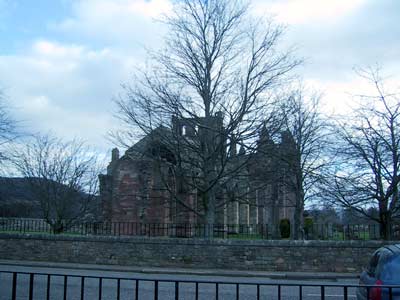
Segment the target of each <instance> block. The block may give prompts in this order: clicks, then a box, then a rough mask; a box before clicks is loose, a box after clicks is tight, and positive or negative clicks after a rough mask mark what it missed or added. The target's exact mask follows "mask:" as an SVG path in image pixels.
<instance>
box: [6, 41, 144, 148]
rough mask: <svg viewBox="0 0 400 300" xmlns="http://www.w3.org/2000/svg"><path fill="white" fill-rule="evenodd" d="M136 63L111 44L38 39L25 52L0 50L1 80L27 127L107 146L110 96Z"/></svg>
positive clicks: (17, 116) (112, 124) (127, 78)
mask: <svg viewBox="0 0 400 300" xmlns="http://www.w3.org/2000/svg"><path fill="white" fill-rule="evenodd" d="M135 65H139V62H137V61H135V60H134V59H132V58H130V57H128V56H126V55H125V54H124V53H118V52H116V51H114V50H112V49H108V48H104V49H99V50H94V49H90V48H88V47H86V46H82V45H76V44H72V45H69V44H62V43H55V42H53V41H49V40H43V39H41V40H38V41H35V42H33V43H32V45H31V48H30V49H28V50H26V51H25V52H24V53H21V54H18V55H17V54H15V55H8V56H0V82H1V83H2V85H3V86H5V87H6V93H7V96H8V98H9V102H10V103H11V104H12V106H13V107H15V117H16V119H18V120H21V121H22V123H21V124H22V125H23V127H25V128H26V129H29V130H30V131H32V132H37V131H43V132H46V131H48V130H53V131H54V132H55V133H56V134H58V135H59V136H61V137H67V138H73V137H80V138H83V139H85V140H88V141H89V143H91V144H95V145H96V146H97V147H98V148H99V149H106V148H107V147H110V146H111V145H110V144H109V143H108V142H107V140H106V139H105V135H106V133H107V132H108V131H109V130H112V129H113V128H115V124H114V120H113V115H112V111H113V110H114V107H113V104H112V101H111V99H112V98H113V96H115V95H116V94H117V93H118V92H119V91H120V84H121V82H123V81H128V80H129V75H130V72H131V71H132V70H133V67H134V66H135Z"/></svg>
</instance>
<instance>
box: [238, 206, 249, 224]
mask: <svg viewBox="0 0 400 300" xmlns="http://www.w3.org/2000/svg"><path fill="white" fill-rule="evenodd" d="M239 224H240V225H249V204H248V203H240V204H239Z"/></svg>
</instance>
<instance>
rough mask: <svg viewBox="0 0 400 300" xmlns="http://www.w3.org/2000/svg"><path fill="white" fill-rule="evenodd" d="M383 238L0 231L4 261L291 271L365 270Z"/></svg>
mask: <svg viewBox="0 0 400 300" xmlns="http://www.w3.org/2000/svg"><path fill="white" fill-rule="evenodd" d="M384 244H387V242H383V241H290V240H279V241H278V240H254V241H248V240H203V239H179V238H143V237H118V236H117V237H104V236H76V237H72V236H61V235H60V236H57V235H38V234H34V235H33V234H31V235H30V234H7V233H0V259H9V260H29V261H50V262H70V263H89V264H105V265H107V264H109V265H125V266H126V265H128V266H146V267H180V268H181V267H188V268H218V269H235V270H261V271H292V272H360V271H361V270H362V268H363V267H364V266H366V264H367V263H368V260H369V257H370V255H371V254H372V252H373V251H374V250H375V249H377V248H379V247H381V246H382V245H384Z"/></svg>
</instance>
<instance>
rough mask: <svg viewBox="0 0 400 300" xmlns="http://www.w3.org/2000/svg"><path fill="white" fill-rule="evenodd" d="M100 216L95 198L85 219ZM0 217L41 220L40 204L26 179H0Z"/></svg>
mask: <svg viewBox="0 0 400 300" xmlns="http://www.w3.org/2000/svg"><path fill="white" fill-rule="evenodd" d="M72 207H74V206H72ZM100 215H101V206H100V198H99V197H95V198H94V200H93V201H92V203H90V205H89V209H88V214H87V218H88V219H90V220H97V219H99V216H100ZM0 217H8V218H43V213H42V209H41V206H40V202H39V200H38V199H36V197H35V194H34V193H33V191H32V188H31V185H30V184H29V179H28V178H20V177H0Z"/></svg>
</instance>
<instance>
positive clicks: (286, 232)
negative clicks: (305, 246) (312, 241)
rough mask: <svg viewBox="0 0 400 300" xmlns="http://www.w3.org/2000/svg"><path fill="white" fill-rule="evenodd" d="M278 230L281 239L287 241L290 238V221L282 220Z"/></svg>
mask: <svg viewBox="0 0 400 300" xmlns="http://www.w3.org/2000/svg"><path fill="white" fill-rule="evenodd" d="M279 230H280V232H281V238H284V239H287V238H289V237H290V221H289V219H282V220H281V221H280V222H279Z"/></svg>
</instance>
